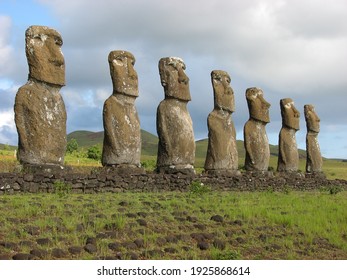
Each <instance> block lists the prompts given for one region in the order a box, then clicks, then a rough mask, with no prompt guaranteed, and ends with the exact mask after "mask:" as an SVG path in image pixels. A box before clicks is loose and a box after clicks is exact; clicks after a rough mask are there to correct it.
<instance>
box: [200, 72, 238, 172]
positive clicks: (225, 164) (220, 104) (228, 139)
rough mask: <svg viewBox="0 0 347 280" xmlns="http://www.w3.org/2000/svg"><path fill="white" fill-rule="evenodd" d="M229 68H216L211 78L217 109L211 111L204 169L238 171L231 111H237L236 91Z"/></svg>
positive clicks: (210, 170) (215, 107)
mask: <svg viewBox="0 0 347 280" xmlns="http://www.w3.org/2000/svg"><path fill="white" fill-rule="evenodd" d="M230 81H231V79H230V76H229V74H228V73H227V72H225V71H221V70H214V71H212V72H211V82H212V87H213V95H214V109H213V111H212V112H211V113H210V114H209V115H208V118H207V126H208V147H207V154H206V160H205V172H206V173H210V174H233V175H239V172H238V171H237V168H238V151H237V145H236V131H235V126H234V123H233V121H232V118H231V115H232V113H233V112H234V111H235V100H234V91H233V89H232V88H231V87H230Z"/></svg>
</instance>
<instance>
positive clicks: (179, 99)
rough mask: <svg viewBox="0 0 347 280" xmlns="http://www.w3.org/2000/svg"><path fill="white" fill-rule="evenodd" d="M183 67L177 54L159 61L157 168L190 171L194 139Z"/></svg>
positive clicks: (187, 86) (193, 158) (187, 80)
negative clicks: (160, 98)
mask: <svg viewBox="0 0 347 280" xmlns="http://www.w3.org/2000/svg"><path fill="white" fill-rule="evenodd" d="M184 69H185V65H184V63H183V61H182V60H181V59H179V58H173V57H167V58H162V59H161V60H160V61H159V73H160V78H161V83H162V85H163V87H164V90H165V99H164V100H163V101H161V102H160V104H159V106H158V109H157V133H158V137H159V143H158V157H157V171H158V172H166V173H170V172H176V171H184V172H194V167H193V165H194V160H195V140H194V132H193V123H192V119H191V117H190V114H189V112H188V109H187V103H188V101H189V100H190V92H189V83H188V82H189V79H188V77H187V76H186V74H185V72H184Z"/></svg>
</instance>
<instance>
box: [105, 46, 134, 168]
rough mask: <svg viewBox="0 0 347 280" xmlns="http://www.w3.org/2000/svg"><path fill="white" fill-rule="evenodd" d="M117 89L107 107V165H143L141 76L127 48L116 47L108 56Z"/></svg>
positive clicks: (114, 87) (108, 100)
mask: <svg viewBox="0 0 347 280" xmlns="http://www.w3.org/2000/svg"><path fill="white" fill-rule="evenodd" d="M108 62H109V65H110V73H111V78H112V83H113V93H112V95H111V96H110V97H109V98H108V99H107V100H106V101H105V103H104V109H103V124H104V130H105V133H104V145H103V151H102V165H103V166H118V167H140V156H141V129H140V121H139V117H138V114H137V110H136V107H135V104H134V103H135V99H136V97H138V78H137V73H136V71H135V69H134V64H135V58H134V56H133V55H132V54H131V53H129V52H127V51H112V52H110V54H109V56H108Z"/></svg>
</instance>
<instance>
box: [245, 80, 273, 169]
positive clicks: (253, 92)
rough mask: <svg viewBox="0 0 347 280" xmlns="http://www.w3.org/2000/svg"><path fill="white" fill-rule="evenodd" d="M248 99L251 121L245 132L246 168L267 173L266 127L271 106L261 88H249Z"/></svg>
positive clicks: (268, 155) (267, 142) (268, 158)
mask: <svg viewBox="0 0 347 280" xmlns="http://www.w3.org/2000/svg"><path fill="white" fill-rule="evenodd" d="M246 99H247V105H248V110H249V120H248V121H247V122H246V124H245V126H244V130H243V134H244V145H245V150H246V158H245V168H246V170H247V171H261V172H264V171H267V170H268V167H269V160H270V148H269V140H268V137H267V134H266V130H265V126H266V124H267V123H269V122H270V116H269V108H270V104H269V103H268V102H266V100H265V99H264V94H263V91H262V90H261V89H260V88H256V87H253V88H248V89H247V90H246Z"/></svg>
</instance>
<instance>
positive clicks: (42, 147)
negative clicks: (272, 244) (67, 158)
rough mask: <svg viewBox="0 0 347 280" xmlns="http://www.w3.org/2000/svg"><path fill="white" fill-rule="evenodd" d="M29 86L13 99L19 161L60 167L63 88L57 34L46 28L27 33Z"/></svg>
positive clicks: (63, 136) (63, 144) (63, 131)
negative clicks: (61, 92) (60, 91)
mask: <svg viewBox="0 0 347 280" xmlns="http://www.w3.org/2000/svg"><path fill="white" fill-rule="evenodd" d="M25 35H26V38H25V42H26V56H27V60H28V65H29V76H28V82H27V83H26V84H25V85H24V86H22V87H20V88H19V90H18V92H17V95H16V99H15V106H14V112H15V123H16V127H17V131H18V154H17V156H18V159H19V161H20V162H21V163H22V164H24V165H34V166H38V165H52V166H55V165H56V166H61V165H62V164H63V163H64V155H65V149H66V110H65V105H64V101H63V98H62V96H61V95H60V93H59V90H60V89H61V87H62V86H64V85H65V62H64V56H63V53H62V51H61V46H62V44H63V41H62V38H61V36H60V34H59V33H58V32H57V31H55V30H54V29H51V28H48V27H46V26H30V27H29V28H28V29H27V30H26V33H25Z"/></svg>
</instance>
